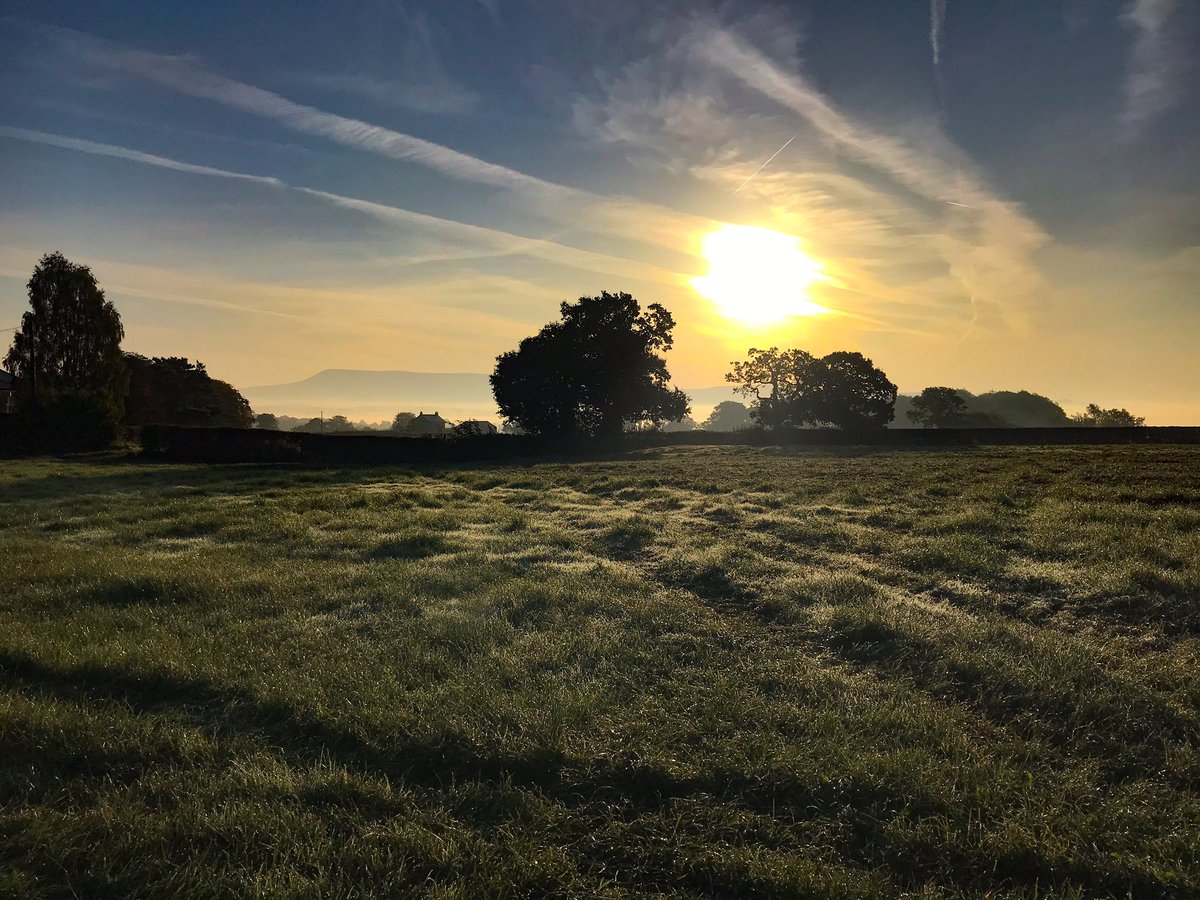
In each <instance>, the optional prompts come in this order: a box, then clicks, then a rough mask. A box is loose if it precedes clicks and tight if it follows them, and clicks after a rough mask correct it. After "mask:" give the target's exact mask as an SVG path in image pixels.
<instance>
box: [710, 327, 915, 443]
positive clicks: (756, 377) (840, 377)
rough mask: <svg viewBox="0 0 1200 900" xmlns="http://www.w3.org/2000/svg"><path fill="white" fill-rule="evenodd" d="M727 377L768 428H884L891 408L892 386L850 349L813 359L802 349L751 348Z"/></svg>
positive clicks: (867, 361) (893, 387) (890, 418)
mask: <svg viewBox="0 0 1200 900" xmlns="http://www.w3.org/2000/svg"><path fill="white" fill-rule="evenodd" d="M725 380H726V381H730V382H733V383H734V384H737V385H738V387H736V388H734V390H735V391H736V392H737V393H739V394H741V395H742V396H745V397H750V396H753V397H754V398H755V404H754V407H753V409H752V410H751V415H752V416H753V417H754V418H755V419H756V420H757V421H758V423H759V424H761V425H764V426H765V427H768V428H800V427H803V426H805V425H835V426H837V427H838V428H847V429H851V428H855V429H857V428H882V427H884V426H885V425H887V423H888V422H890V421H891V420H892V416H893V414H894V412H895V405H896V386H895V385H894V384H892V383H891V382H890V381H888V379H887V376H886V375H884V374H883V372H881V371H880V370H879V369H877V368H876V367H875V365H874V363H872V362H871V360H869V359H867V358H866V357H865V356H863V355H862V354H861V353H855V352H851V351H845V350H839V351H837V352H835V353H830V354H828V355H827V356H823V357H821V358H820V359H816V358H814V357H813V355H812V354H811V353H808V352H806V351H804V350H780V349H779V348H778V347H772V348H771V349H769V350H758V349H754V348H751V350H750V351H749V354H748V358H747V359H746V360H745V361H743V362H735V363H733V369H732V371H730V372H729V374H728V375H726V376H725Z"/></svg>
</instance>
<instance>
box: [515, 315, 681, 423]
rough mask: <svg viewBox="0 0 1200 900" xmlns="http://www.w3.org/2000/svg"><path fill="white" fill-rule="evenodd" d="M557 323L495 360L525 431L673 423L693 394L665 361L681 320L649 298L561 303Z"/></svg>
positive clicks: (679, 416)
mask: <svg viewBox="0 0 1200 900" xmlns="http://www.w3.org/2000/svg"><path fill="white" fill-rule="evenodd" d="M560 312H561V319H560V321H558V322H551V323H549V324H548V325H546V326H545V327H543V328H542V330H541V331H539V332H538V333H537V334H535V335H533V336H532V337H528V338H525V339H524V340H523V341H521V344H520V346H519V347H518V349H516V350H511V351H509V352H508V353H504V354H502V355H501V356H499V357H498V358H497V359H496V369H495V371H494V372H493V373H492V376H491V384H492V392H493V394H494V395H495V398H496V404H497V405H498V406H499V408H500V414H501V415H502V416H503V417H504V418H505V419H506V420H508V422H510V423H512V424H515V425H516V426H517V427H519V428H520V429H521V430H522V431H526V432H531V433H535V434H551V435H570V434H577V433H585V434H593V435H604V436H612V435H617V434H620V433H621V432H622V431H624V429H625V426H626V424H627V423H632V422H650V423H658V422H664V421H674V420H677V419H681V418H682V417H683V416H685V415H687V413H688V411H689V408H688V400H687V396H686V395H685V394H684V393H683V392H682V391H680V390H677V389H674V388H671V387H670V375H669V374H668V372H667V364H666V361H665V360H664V359H663V358H662V357H661V356H660V355H659V353H660V352H665V351H667V350H669V349H670V348H671V343H672V339H671V330H672V329H673V328H674V327H675V320H674V319H673V318H672V317H671V314H670V313H669V312H667V310H666V309H665V308H664V307H662V306H661V305H659V304H657V303H651V304H650V305H649V306H647V307H646V310H645V311H644V312H643V311H642V309H641V307H640V306H639V305H638V302H637V300H635V299H634V298H633V297H632V296H631V295H629V294H626V293H619V294H611V293H609V292H607V291H604V292H602V293H601V294H600V296H598V297H581V298H579V300H578V302H576V303H563V304H562V306H561V307H560Z"/></svg>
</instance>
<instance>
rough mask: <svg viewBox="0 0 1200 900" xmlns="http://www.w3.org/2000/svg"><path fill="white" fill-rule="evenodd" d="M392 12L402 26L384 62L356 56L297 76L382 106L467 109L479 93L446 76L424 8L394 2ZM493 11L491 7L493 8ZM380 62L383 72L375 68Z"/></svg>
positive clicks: (420, 109) (441, 110)
mask: <svg viewBox="0 0 1200 900" xmlns="http://www.w3.org/2000/svg"><path fill="white" fill-rule="evenodd" d="M390 11H391V13H392V14H393V15H394V16H396V17H397V18H398V19H399V20H400V22H401V23H402V25H403V37H402V38H401V40H400V46H399V47H398V48H397V51H396V52H394V53H390V54H388V55H387V58H386V59H385V60H382V61H380V60H369V59H368V60H361V61H358V60H356V65H358V66H366V67H367V68H365V69H364V68H356V69H354V70H347V71H344V72H332V73H329V72H327V73H306V74H303V75H298V76H296V78H295V80H296V81H299V82H303V83H305V84H309V85H312V86H314V87H317V88H320V89H323V90H328V91H336V92H339V93H345V94H355V95H357V96H360V97H365V98H366V99H368V100H370V101H371V102H372V103H375V104H378V105H380V106H388V107H399V108H402V109H408V110H412V111H414V112H420V113H433V114H441V115H451V114H462V113H466V112H470V111H471V110H472V109H474V108H475V107H476V106H477V105H478V104H479V95H478V94H476V93H475V92H474V91H472V90H470V89H468V88H467V87H465V86H464V85H462V84H460V83H459V82H457V81H456V80H455V79H453V78H451V77H450V74H449V73H448V72H447V71H446V66H445V64H444V63H443V62H442V55H441V53H440V51H439V50H438V46H437V40H436V39H435V36H434V29H433V27H432V26H431V25H430V21H429V17H428V16H427V15H426V14H425V13H424V11H422V10H410V9H409V8H408V7H406V6H404V5H401V4H397V5H396V6H394V7H392V8H391V10H390ZM492 14H493V15H495V11H494V10H493V11H492ZM381 64H382V65H383V66H384V67H385V68H384V71H383V72H381V71H380V70H379V68H378V67H379V66H380V65H381Z"/></svg>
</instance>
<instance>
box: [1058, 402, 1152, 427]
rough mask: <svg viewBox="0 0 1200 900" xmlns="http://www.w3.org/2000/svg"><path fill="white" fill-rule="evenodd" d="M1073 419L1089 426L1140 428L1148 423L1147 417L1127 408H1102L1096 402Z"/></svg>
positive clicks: (1079, 423)
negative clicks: (1135, 413)
mask: <svg viewBox="0 0 1200 900" xmlns="http://www.w3.org/2000/svg"><path fill="white" fill-rule="evenodd" d="M1071 421H1072V422H1074V423H1075V424H1076V425H1083V426H1084V427H1087V428H1140V427H1141V426H1142V425H1145V424H1146V419H1145V417H1143V416H1135V415H1134V414H1133V413H1131V412H1130V411H1129V410H1127V409H1101V408H1100V407H1099V406H1098V405H1097V404H1095V403H1089V404H1088V405H1087V409H1086V410H1085V411H1084V412H1082V413H1080V414H1079V415H1076V416H1072V417H1071Z"/></svg>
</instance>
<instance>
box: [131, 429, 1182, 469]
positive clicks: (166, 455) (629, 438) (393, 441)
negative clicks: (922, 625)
mask: <svg viewBox="0 0 1200 900" xmlns="http://www.w3.org/2000/svg"><path fill="white" fill-rule="evenodd" d="M140 437H141V444H142V448H143V453H144V454H145V455H146V456H148V457H151V458H156V459H164V460H172V461H180V462H212V463H239V462H295V463H306V464H316V465H329V464H334V465H341V464H388V463H424V462H435V463H436V462H450V463H453V462H483V461H488V460H502V459H516V458H522V457H531V456H547V455H570V456H574V455H589V454H595V453H607V452H622V451H630V450H642V449H650V448H656V447H679V446H683V447H699V446H714V445H715V446H753V447H768V446H782V447H855V446H868V447H881V448H890V449H922V448H930V447H970V446H978V445H1017V446H1063V445H1074V444H1079V445H1096V444H1155V445H1159V444H1200V427H1179V426H1175V427H1151V428H1146V427H1142V428H939V429H920V428H904V429H879V430H875V431H867V432H853V431H839V430H835V429H807V430H797V431H786V432H767V431H738V432H709V431H691V432H676V433H671V434H662V433H642V434H628V435H624V436H623V437H622V438H621V439H620V440H617V441H595V440H571V441H564V440H550V439H546V438H540V437H534V436H531V435H506V434H496V435H475V436H462V437H447V438H431V437H428V438H420V437H403V436H391V435H387V434H307V433H296V432H287V431H265V430H260V429H242V428H195V427H186V426H177V425H147V426H145V427H144V428H142V429H141V434H140Z"/></svg>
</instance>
